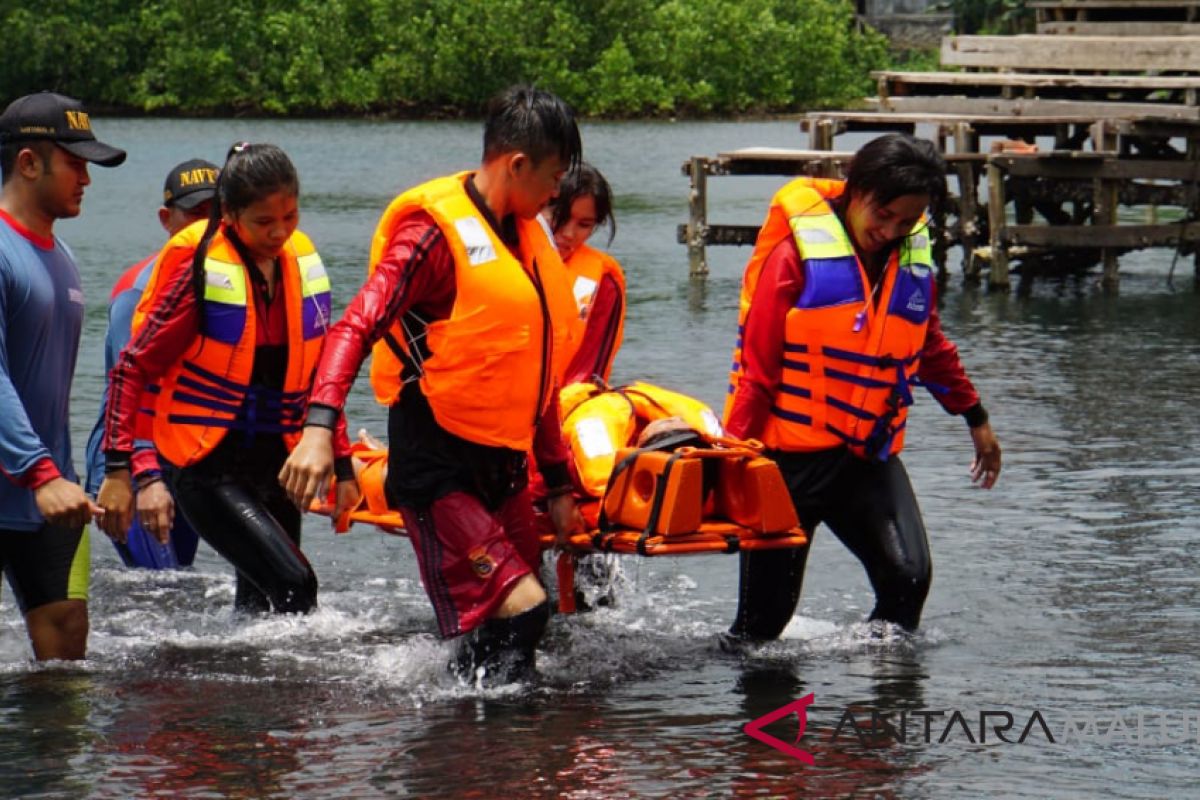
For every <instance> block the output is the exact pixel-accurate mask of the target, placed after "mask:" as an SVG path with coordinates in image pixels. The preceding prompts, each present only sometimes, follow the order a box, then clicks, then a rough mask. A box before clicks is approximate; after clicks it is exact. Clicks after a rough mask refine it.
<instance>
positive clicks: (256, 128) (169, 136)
mask: <svg viewBox="0 0 1200 800" xmlns="http://www.w3.org/2000/svg"><path fill="white" fill-rule="evenodd" d="M96 128H97V130H98V132H99V134H100V136H101V138H102V139H104V140H106V141H110V142H112V143H114V144H117V145H120V146H123V147H125V148H127V149H128V151H129V160H128V162H127V163H126V164H125V165H124V166H122V167H120V168H118V169H114V170H105V169H99V168H94V169H93V170H92V178H93V181H94V182H93V184H92V185H91V186H90V187H89V188H88V190H87V196H86V199H85V202H84V211H83V215H82V216H81V217H80V218H78V219H76V220H71V221H66V222H63V223H61V224H60V226H59V228H58V232H59V234H60V235H61V236H62V237H63V238H65V239H66V240H67V241H68V242H69V243H70V245H71V246H72V247H73V249H74V251H75V253H76V256H77V258H78V260H79V263H80V265H81V269H82V272H83V281H84V287H85V294H86V298H87V321H86V325H85V333H84V339H83V343H82V345H81V351H80V360H79V368H78V371H77V374H76V378H75V388H74V393H73V400H74V403H73V407H72V429H73V433H74V437H73V438H74V442H75V446H76V456H75V461H76V465H77V466H80V467H81V466H82V451H83V445H84V442H85V440H86V436H87V432H88V430H89V429H90V427H91V425H92V422H93V419H94V415H95V413H96V406H97V402H98V398H99V395H100V393H101V388H102V376H101V364H102V343H103V334H104V326H105V305H106V300H107V297H108V292H109V289H110V287H111V285H112V283H113V281H114V280H115V278H116V277H117V276H118V275H119V274H120V272H121V271H122V270H123V269H124V268H125V267H126V266H127V265H129V264H131V263H133V262H134V261H136V260H139V259H140V258H142V257H143V256H145V255H146V254H148V253H149V252H151V251H152V250H153V249H154V248H156V247H158V246H159V245H160V244H161V241H162V231H161V230H160V229H159V227H158V225H157V220H156V218H155V216H154V215H155V210H156V208H157V207H158V202H159V198H160V194H159V191H160V187H161V185H162V179H163V176H164V175H165V173H166V170H167V169H168V168H169V167H170V166H171V165H173V164H174V163H176V162H178V161H181V160H183V159H185V158H190V157H194V156H204V157H207V158H209V159H211V160H213V161H217V162H220V161H221V160H222V159H223V156H224V153H225V150H226V149H227V148H228V146H229V145H230V144H231V143H232V142H233V141H235V140H240V139H246V140H251V141H272V142H276V143H278V144H280V145H282V146H283V147H284V148H285V149H286V150H287V151H288V152H289V154H290V155H291V156H292V158H293V159H294V161H295V162H296V165H297V167H298V169H299V172H300V176H301V181H302V185H303V192H302V198H301V205H302V213H303V219H302V222H301V225H302V228H303V229H304V230H306V231H307V232H308V233H309V234H310V235H311V236H312V238H313V239H314V241H315V242H316V243H317V246H318V247H319V249H320V250H321V252H322V254H323V255H324V257H325V260H326V263H327V264H328V265H329V266H330V271H331V274H332V277H333V280H334V283H335V307H336V309H337V310H338V311H339V312H340V309H341V308H342V307H344V306H345V304H346V302H347V301H348V299H349V297H350V296H351V295H352V294H353V292H354V291H355V289H356V288H357V286H358V284H359V282H360V280H361V278H362V275H363V273H364V269H365V262H366V252H367V242H368V239H369V236H370V234H371V232H372V230H373V227H374V225H375V222H376V220H377V218H378V216H379V213H380V212H381V210H382V209H383V207H384V205H385V204H386V203H387V201H388V200H389V199H390V198H391V197H392V196H393V195H394V194H395V193H397V192H398V191H400V190H401V189H403V188H405V187H408V186H410V185H413V184H415V183H417V182H419V181H421V180H424V179H427V178H430V177H434V176H437V175H440V174H443V173H447V172H450V171H454V170H458V169H462V168H468V167H470V166H472V165H473V164H475V163H477V161H478V157H479V150H480V138H481V137H480V126H479V125H478V124H477V123H473V122H462V123H459V122H434V123H426V122H422V123H404V122H336V121H322V122H270V121H241V120H218V121H162V120H114V119H98V120H96ZM584 141H585V148H586V154H587V157H588V158H589V160H591V161H592V162H594V163H595V164H596V165H597V166H599V167H600V169H601V170H603V171H604V172H605V173H606V174H607V175H608V177H609V179H610V180H611V182H612V185H613V188H614V190H615V192H616V195H617V214H618V218H619V230H618V234H617V237H616V239H615V240H614V241H613V243H612V245H611V248H610V250H611V252H612V253H614V254H615V255H616V257H617V258H618V259H619V260H620V261H621V263H622V264H623V265H624V267H625V270H626V272H627V275H628V282H629V317H628V324H627V327H626V338H625V345H624V347H623V349H622V350H621V352H620V355H619V357H618V358H617V362H616V369H615V372H614V375H615V377H616V378H617V379H620V380H628V379H635V378H636V379H644V380H649V381H653V382H656V383H660V384H662V385H665V386H668V387H671V388H674V389H678V390H682V391H685V392H688V393H692V394H694V395H696V396H698V397H700V398H701V399H703V400H705V401H707V402H709V403H711V404H713V405H714V406H715V407H717V408H718V409H719V407H720V405H719V404H720V402H721V400H722V393H723V391H724V386H725V382H726V373H725V370H726V369H727V367H728V362H729V353H730V348H731V347H732V344H733V333H734V328H735V323H736V308H737V293H738V289H737V287H738V281H739V277H740V271H741V267H742V265H743V263H744V260H745V258H746V257H747V256H748V255H749V249H747V248H712V249H711V250H710V261H711V266H712V274H711V276H710V277H709V278H708V280H707V282H705V283H693V282H691V281H690V280H689V278H688V276H687V258H686V252H685V250H684V248H683V247H682V246H681V245H678V244H676V242H675V226H676V225H677V224H679V223H681V222H683V221H685V219H686V214H687V190H688V185H687V181H686V179H685V178H684V177H683V176H682V175H681V174H680V164H681V163H682V162H683V161H684V160H685V159H686V158H688V157H689V156H691V155H701V154H704V155H711V154H715V153H716V152H718V151H721V150H728V149H733V148H736V147H744V146H752V145H763V146H792V147H796V146H804V141H805V140H804V138H803V137H802V136H801V134H800V133H799V131H798V129H797V127H796V124H795V123H794V122H785V121H779V122H756V123H741V124H735V123H668V122H662V123H619V124H588V125H586V126H585V127H584ZM861 141H863V140H861V139H859V140H855V139H853V138H850V137H847V138H846V140H845V141H844V142H841V141H840V142H839V146H847V147H852V146H855V145H857V144H859V143H861ZM782 183H783V179H781V178H775V179H772V178H716V179H712V180H711V181H710V191H711V195H712V200H711V208H710V220H712V221H714V222H740V223H747V224H754V223H757V222H759V221H760V220H761V218H762V215H763V213H764V210H765V207H766V202H767V199H768V198H769V196H770V194H771V193H772V191H773V190H774V189H775V188H776V187H778V186H779V185H781V184H782ZM598 244H600V245H601V246H603V244H604V243H603V241H600V242H598ZM1170 262H1171V254H1170V253H1169V252H1167V253H1164V252H1148V253H1142V254H1134V255H1131V256H1128V257H1126V258H1125V260H1124V261H1123V264H1122V269H1123V272H1122V285H1121V292H1120V295H1119V296H1118V297H1111V296H1105V295H1103V294H1101V293H1100V292H1099V290H1098V289H1097V288H1096V285H1095V278H1094V277H1092V278H1088V279H1069V280H1064V281H1057V282H1046V283H1042V284H1039V285H1037V286H1036V287H1035V288H1034V290H1033V292H1032V293H1031V294H1030V295H1029V296H1027V297H1018V296H1016V295H1009V294H989V293H987V292H985V291H982V290H979V289H976V288H971V287H966V288H964V287H963V286H962V285H961V282H960V281H959V279H958V275H959V272H958V267H957V259H956V258H955V259H954V260H953V261H952V274H951V280H950V282H949V285H948V286H947V288H946V290H945V292H944V294H943V296H942V298H941V312H942V319H943V324H944V326H945V328H946V331H947V333H948V334H949V336H950V337H951V338H952V339H954V340H955V341H956V342H957V344H958V346H959V348H960V351H961V353H962V356H963V358H964V360H965V362H966V364H967V365H968V369H969V370H970V372H971V374H972V376H973V378H974V380H975V382H976V383H977V385H978V387H979V388H980V391H981V392H982V394H983V397H984V399H985V402H986V404H987V405H988V407H989V408H990V410H991V413H992V420H993V423H994V427H995V429H996V431H997V433H998V435H999V437H1000V439H1001V443H1002V445H1003V447H1004V456H1005V469H1004V473H1003V475H1002V477H1001V480H1000V482H999V485H998V486H997V488H996V489H995V490H993V491H991V492H986V491H982V490H979V489H977V488H974V487H973V486H972V485H971V482H970V480H969V476H968V466H969V464H970V461H971V455H972V452H971V447H970V439H969V437H968V435H967V431H966V428H965V426H964V424H963V423H962V421H961V420H960V419H958V418H954V417H950V416H948V415H946V414H945V413H943V412H942V411H941V409H940V407H939V406H938V405H937V403H936V402H934V401H933V399H932V398H931V397H929V396H927V395H923V396H922V397H921V398H920V400H918V405H917V407H916V409H915V410H914V412H913V414H912V416H911V417H910V422H909V434H908V444H909V446H908V448H907V449H906V450H905V453H904V459H905V462H906V464H907V466H908V469H909V472H910V474H911V477H912V480H913V483H914V484H915V487H916V490H917V494H918V497H919V499H920V501H921V505H922V509H923V512H924V515H925V520H926V524H927V527H928V530H929V536H930V540H931V545H932V550H933V556H934V565H935V567H934V572H935V579H934V583H933V588H932V591H931V593H930V596H929V600H928V604H927V605H926V609H925V615H924V620H923V627H922V629H921V632H920V634H919V635H918V636H917V637H915V639H911V640H905V639H901V638H897V637H894V636H884V637H882V638H879V637H877V636H874V635H873V633H872V631H870V630H869V629H868V628H867V627H866V626H864V625H863V624H862V620H863V618H864V617H865V615H866V614H867V613H868V612H869V610H870V608H871V605H872V598H871V596H870V590H869V588H868V586H867V583H866V579H865V577H864V575H863V571H862V569H861V567H860V566H859V564H858V563H857V562H856V561H855V560H854V559H853V557H851V556H850V555H849V554H848V552H847V551H846V550H844V549H843V548H842V547H841V545H840V544H838V543H837V542H836V540H835V539H834V537H833V536H831V535H830V534H829V533H828V532H827V531H822V530H818V532H817V536H816V543H815V545H814V551H813V554H812V556H811V558H810V559H809V574H808V580H807V582H806V586H805V590H804V596H803V597H802V599H801V603H800V607H799V609H798V612H797V615H796V617H795V619H794V620H793V622H792V624H791V625H790V626H789V628H788V629H787V631H786V632H785V635H784V637H783V638H782V640H781V641H779V642H778V643H774V644H772V645H770V646H767V647H765V648H762V649H761V650H758V651H755V652H751V653H748V654H745V655H730V654H726V653H723V652H722V651H721V650H720V649H719V648H718V647H717V645H716V636H717V634H718V633H719V632H720V631H722V630H724V629H725V628H726V626H727V625H728V623H729V621H730V619H731V617H732V614H733V611H734V605H735V588H736V567H737V562H736V559H734V558H732V557H726V556H708V557H690V558H671V559H638V558H636V557H631V556H627V557H624V560H623V562H622V563H623V567H624V571H625V574H626V577H627V579H628V580H627V584H626V586H625V587H624V588H623V589H622V590H621V591H620V594H619V598H618V599H619V602H618V604H617V606H616V607H614V608H607V609H602V610H599V611H597V612H594V613H591V614H584V615H577V616H573V617H562V616H559V617H556V618H555V619H554V620H553V621H552V623H551V628H550V631H549V634H548V637H547V639H546V641H545V646H544V647H545V649H544V651H543V653H542V655H541V658H540V662H539V680H538V681H537V683H536V685H533V686H527V687H510V688H506V689H500V690H490V691H481V690H475V689H471V688H467V687H464V686H460V685H458V684H457V683H456V682H455V681H453V680H451V679H450V678H448V677H447V675H446V674H445V671H444V666H445V663H446V660H447V655H448V653H449V649H448V646H447V645H445V644H444V643H441V642H439V641H438V640H437V639H436V637H435V635H434V630H435V627H434V623H433V616H432V612H431V610H430V608H429V606H428V604H427V601H426V599H425V596H424V593H423V592H422V590H421V587H420V583H419V579H418V575H417V570H416V567H415V560H414V558H413V555H412V553H411V549H410V545H409V543H408V542H407V540H404V539H401V538H396V537H391V536H387V535H384V534H381V533H378V532H376V531H374V530H373V529H367V528H362V527H360V528H357V529H355V530H354V531H352V532H351V533H349V534H347V535H344V536H335V535H333V534H332V533H331V532H330V530H329V526H328V522H327V521H326V520H324V519H322V518H311V519H309V520H308V521H307V523H306V525H305V533H304V537H305V538H304V549H305V551H306V552H307V554H308V556H309V558H310V559H311V560H312V562H313V564H314V566H315V568H316V570H317V573H318V575H319V577H320V581H321V594H320V608H319V610H318V611H317V612H316V613H314V614H312V615H311V616H306V617H283V618H261V619H246V618H237V617H235V616H234V615H233V614H232V613H231V604H232V597H233V582H232V574H231V570H230V568H229V567H228V566H227V565H226V564H225V563H224V562H223V561H221V560H220V559H219V558H218V557H217V556H215V554H214V553H213V552H212V551H211V550H210V549H208V548H207V546H206V545H201V551H200V555H199V557H198V559H197V562H196V566H195V568H194V569H192V570H190V571H185V572H175V573H156V572H148V571H131V570H127V569H124V568H122V567H121V565H120V561H119V559H118V558H117V556H116V554H115V552H114V551H113V549H112V547H111V545H110V544H109V543H108V541H107V540H106V539H105V538H104V537H103V536H102V535H99V534H94V535H93V539H92V584H91V619H92V632H91V638H90V649H89V657H88V659H87V661H86V662H84V663H83V664H81V665H77V666H63V665H49V666H37V665H35V664H34V663H33V662H32V660H31V651H30V649H29V646H28V644H27V642H26V640H25V634H24V628H23V625H22V624H21V622H20V620H19V619H18V614H17V611H16V608H15V606H14V604H13V601H12V595H11V592H10V591H9V590H8V589H7V588H5V589H4V590H3V598H2V600H0V603H2V605H0V796H3V797H30V798H35V797H36V798H60V797H61V798H84V797H92V798H127V797H172V798H176V797H178V798H193V797H194V798H202V797H203V798H208V797H213V798H218V797H238V798H241V797H245V798H250V797H255V798H257V797H281V798H282V797H288V798H291V797H347V798H370V797H422V798H423V797H429V798H457V797H470V798H506V799H507V798H551V797H564V798H676V797H679V798H684V797H686V798H692V797H851V796H854V797H898V798H899V797H904V798H908V797H931V798H942V797H1028V798H1043V797H1079V798H1094V797H1142V798H1166V797H1194V796H1195V786H1196V785H1197V782H1198V779H1200V720H1198V718H1197V714H1198V713H1200V692H1198V691H1197V688H1196V685H1197V677H1198V673H1197V666H1196V654H1197V641H1198V640H1200V579H1198V575H1200V564H1198V563H1197V557H1196V552H1197V549H1196V529H1197V527H1198V525H1200V491H1198V486H1200V452H1198V448H1197V444H1196V442H1197V441H1200V415H1198V414H1197V413H1196V404H1195V398H1196V397H1197V396H1200V320H1198V316H1197V296H1196V294H1194V293H1193V292H1192V291H1191V289H1190V286H1191V284H1190V280H1191V264H1190V260H1182V261H1181V264H1180V266H1179V269H1178V272H1177V275H1176V287H1175V288H1174V289H1172V288H1171V287H1170V286H1168V284H1167V281H1166V274H1167V271H1168V269H1169V267H1170ZM364 372H365V371H364ZM349 416H350V421H351V425H352V428H356V427H360V426H365V427H368V428H370V429H372V430H373V431H376V432H383V431H384V430H385V428H384V413H383V410H382V409H380V408H378V407H377V406H375V405H374V403H373V401H372V400H371V398H370V394H369V389H368V385H367V381H366V378H365V374H364V375H363V377H362V378H361V379H360V381H359V383H358V385H357V387H356V390H355V393H354V395H353V397H352V400H351V404H350V407H349ZM810 693H811V694H812V695H813V699H812V700H811V705H810V706H809V707H808V708H807V717H808V724H807V728H806V729H805V731H804V735H803V736H802V737H801V738H799V740H797V724H796V720H797V717H796V716H795V715H792V716H791V717H790V718H787V719H781V720H779V721H778V722H775V723H772V724H770V725H768V726H767V727H766V731H767V732H768V733H769V734H771V735H773V736H775V737H776V738H777V739H780V740H783V741H784V742H786V743H789V744H790V743H793V742H795V743H796V744H797V746H798V747H799V748H800V749H801V750H803V751H805V752H807V753H809V754H810V755H811V756H812V761H813V763H812V764H811V765H809V764H806V763H804V762H802V761H801V760H799V759H797V758H793V757H792V756H789V755H787V754H785V753H784V752H781V751H779V750H776V749H772V748H771V747H768V746H767V745H766V744H763V743H762V742H760V741H757V740H755V739H753V738H751V737H749V736H748V735H746V733H744V732H743V726H744V725H745V724H746V723H748V722H750V721H751V720H754V719H755V718H757V717H760V716H762V715H764V714H767V713H768V712H771V711H773V710H774V709H777V708H780V707H782V706H784V705H786V704H788V703H791V702H793V701H797V700H801V699H802V698H804V697H806V696H807V695H809V694H810ZM901 712H905V713H904V715H903V716H902V715H901ZM1005 714H1007V715H1009V716H1008V717H1005V716H1004V715H1005ZM873 718H874V719H876V720H877V724H876V725H875V727H874V729H872V719H873ZM1006 721H1007V723H1008V724H1007V725H1005V722H1006ZM884 722H887V723H888V724H890V725H891V728H888V727H886V726H885V725H884V724H883V723H884ZM855 724H857V727H855ZM997 728H999V729H1000V730H999V731H997V730H996V729H997Z"/></svg>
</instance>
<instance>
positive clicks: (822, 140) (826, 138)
mask: <svg viewBox="0 0 1200 800" xmlns="http://www.w3.org/2000/svg"><path fill="white" fill-rule="evenodd" d="M833 125H834V122H833V120H831V119H814V120H813V121H812V125H811V126H810V127H809V129H808V146H809V148H810V149H812V150H832V149H833Z"/></svg>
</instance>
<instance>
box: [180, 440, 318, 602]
mask: <svg viewBox="0 0 1200 800" xmlns="http://www.w3.org/2000/svg"><path fill="white" fill-rule="evenodd" d="M286 456H287V451H286V449H285V448H284V446H283V442H282V441H281V440H280V439H279V437H258V441H257V442H255V443H254V445H253V446H251V447H246V446H245V444H244V443H243V440H242V437H241V436H240V435H238V434H236V433H231V434H229V435H227V436H226V437H225V440H224V441H222V442H221V444H220V445H218V446H217V448H216V449H215V450H214V451H213V452H212V453H210V454H209V455H208V456H207V457H206V458H205V459H204V460H202V461H200V462H199V463H197V464H194V465H192V466H190V467H185V468H183V469H174V468H168V469H167V470H166V474H167V478H168V481H169V483H170V488H171V493H172V494H174V496H175V501H176V503H177V504H178V507H179V508H178V510H179V511H182V512H183V515H184V516H185V517H186V518H187V521H188V523H189V524H191V526H192V527H193V528H195V530H196V532H197V533H198V534H200V538H202V539H204V541H206V542H208V544H209V545H210V546H211V547H212V548H213V549H214V550H216V551H217V552H218V553H220V554H221V556H223V557H224V558H225V559H226V560H227V561H228V562H229V563H230V564H232V565H233V567H234V569H236V570H237V593H236V595H235V597H234V607H235V608H237V609H238V610H239V611H268V610H272V609H273V610H275V611H276V612H289V611H300V612H306V611H311V610H312V609H314V608H316V605H317V576H316V574H315V573H314V572H313V568H312V566H311V565H309V563H308V559H307V558H306V557H305V556H304V553H302V552H300V511H299V509H297V508H296V506H295V505H294V504H293V503H292V502H291V500H289V499H288V496H287V494H286V493H285V492H284V490H283V487H282V486H280V485H279V480H278V477H277V476H278V475H279V470H280V469H281V468H282V467H283V462H284V460H285V458H286Z"/></svg>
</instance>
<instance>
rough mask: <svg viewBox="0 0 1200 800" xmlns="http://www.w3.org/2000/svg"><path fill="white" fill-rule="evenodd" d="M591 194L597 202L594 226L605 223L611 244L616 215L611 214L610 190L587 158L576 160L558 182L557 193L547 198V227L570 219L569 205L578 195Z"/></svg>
mask: <svg viewBox="0 0 1200 800" xmlns="http://www.w3.org/2000/svg"><path fill="white" fill-rule="evenodd" d="M589 195H590V196H591V198H592V200H593V201H594V202H595V203H596V227H597V228H598V227H600V226H601V225H608V242H609V244H612V240H613V237H614V236H616V235H617V218H616V217H614V216H613V213H612V189H611V188H609V185H608V181H606V180H605V179H604V176H603V175H601V174H600V170H598V169H596V168H595V167H593V166H592V165H591V164H589V163H587V162H586V161H581V162H580V163H579V168H578V169H573V170H571V171H570V172H568V173H567V174H566V175H564V176H563V179H562V181H561V182H560V183H559V184H558V195H557V196H556V197H555V198H554V199H553V200H551V201H550V212H551V219H550V227H551V228H553V229H554V230H558V229H559V228H561V227H562V226H563V225H566V224H567V221H568V220H569V219H571V204H572V203H574V202H575V201H576V200H577V199H579V198H580V197H587V196H589Z"/></svg>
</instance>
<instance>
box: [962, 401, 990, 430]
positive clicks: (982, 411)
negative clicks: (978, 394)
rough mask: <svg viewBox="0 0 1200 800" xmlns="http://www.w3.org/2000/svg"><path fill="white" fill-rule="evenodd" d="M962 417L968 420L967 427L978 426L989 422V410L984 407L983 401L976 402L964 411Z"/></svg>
mask: <svg viewBox="0 0 1200 800" xmlns="http://www.w3.org/2000/svg"><path fill="white" fill-rule="evenodd" d="M962 417H963V419H965V420H966V421H967V427H970V428H978V427H979V426H980V425H986V424H987V421H988V412H987V409H986V408H984V407H983V403H976V404H975V405H973V406H971V407H970V408H968V409H967V410H966V411H964V412H963V415H962Z"/></svg>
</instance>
